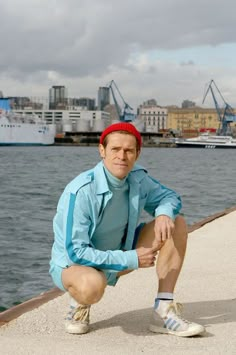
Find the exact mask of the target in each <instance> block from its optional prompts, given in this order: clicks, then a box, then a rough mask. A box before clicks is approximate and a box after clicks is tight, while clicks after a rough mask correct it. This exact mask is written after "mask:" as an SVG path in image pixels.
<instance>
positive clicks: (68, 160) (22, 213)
mask: <svg viewBox="0 0 236 355" xmlns="http://www.w3.org/2000/svg"><path fill="white" fill-rule="evenodd" d="M98 159H99V155H98V151H97V148H96V147H22V148H19V147H2V148H1V149H0V226H1V228H0V246H1V247H0V309H4V308H8V307H11V306H12V305H14V304H17V303H18V302H22V301H25V300H27V299H30V298H31V297H33V296H36V295H38V294H40V293H41V292H44V291H47V290H49V289H50V288H52V287H54V285H53V283H52V281H51V278H50V276H49V275H48V263H49V259H50V253H51V245H52V242H53V233H52V219H53V216H54V214H55V211H56V205H57V201H58V199H59V196H60V194H61V193H62V191H63V189H64V187H65V185H66V184H67V183H68V182H69V181H70V180H71V179H73V178H74V177H75V176H76V175H77V174H78V173H80V172H82V171H83V170H85V169H88V168H90V167H92V166H93V165H94V164H95V163H96V162H97V161H98ZM139 163H140V164H141V165H143V166H145V167H146V168H147V169H148V170H149V172H150V174H152V175H153V176H154V177H155V178H157V179H158V180H159V181H160V182H161V183H163V184H165V185H167V186H168V187H170V188H173V189H174V190H176V191H177V192H179V193H180V194H181V196H182V199H183V204H184V208H183V212H184V214H185V216H186V219H187V222H188V224H192V223H193V222H196V221H199V220H200V219H202V218H204V217H207V216H209V215H211V214H213V213H216V212H219V211H222V210H223V209H225V208H228V207H231V206H234V205H236V201H235V191H236V179H235V176H236V151H235V150H228V151H225V150H222V151H221V150H203V149H202V150H201V149H174V148H173V149H171V148H163V149H158V148H144V149H143V151H142V154H141V158H140V159H139ZM143 219H146V216H145V215H144V216H143Z"/></svg>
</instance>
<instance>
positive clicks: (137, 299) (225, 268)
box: [0, 208, 236, 355]
mask: <svg viewBox="0 0 236 355" xmlns="http://www.w3.org/2000/svg"><path fill="white" fill-rule="evenodd" d="M196 228H197V229H196ZM191 230H192V231H191V232H190V234H189V241H188V249H187V254H186V258H185V262H184V266H183V270H182V272H181V275H180V278H179V280H178V284H177V288H176V292H175V300H176V301H177V302H181V303H182V304H183V306H184V311H183V315H184V318H186V319H188V320H192V321H195V322H198V323H201V324H203V325H204V326H205V327H206V333H205V334H204V335H201V336H196V337H191V338H180V337H176V336H172V335H163V334H154V333H151V332H150V331H149V330H148V325H149V318H150V314H151V310H152V306H153V302H154V297H155V295H156V289H157V280H156V276H155V269H154V268H149V269H140V270H137V271H134V272H133V273H131V274H129V275H127V276H124V277H122V278H121V279H120V281H119V282H118V284H117V286H116V287H115V288H114V287H108V288H107V290H106V292H105V295H104V297H103V299H102V300H101V301H100V302H99V303H98V304H97V305H95V306H93V307H92V308H91V331H90V332H89V333H88V334H84V335H70V334H66V333H65V331H64V322H63V318H64V316H65V314H66V312H67V310H68V304H67V303H68V295H67V294H64V293H62V292H60V291H59V290H57V289H54V290H50V291H49V292H47V293H46V294H44V295H40V296H39V297H37V298H35V299H32V300H30V301H28V302H25V303H24V304H22V305H20V306H16V307H13V308H12V309H10V310H8V311H5V312H2V313H1V314H0V354H1V355H12V354H14V355H28V354H29V355H48V354H56V355H64V354H85V355H87V354H88V355H90V354H92V355H93V354H109V355H110V354H114V355H116V354H117V355H118V354H119V355H120V354H135V355H136V354H188V355H191V354H214V355H215V354H236V257H235V256H236V209H235V208H234V209H231V210H229V211H227V213H226V212H225V213H221V214H219V215H218V216H215V217H214V218H211V219H209V220H208V221H206V220H205V221H204V223H199V224H198V225H195V228H192V229H191ZM20 314H21V315H20Z"/></svg>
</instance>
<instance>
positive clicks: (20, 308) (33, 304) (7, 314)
mask: <svg viewBox="0 0 236 355" xmlns="http://www.w3.org/2000/svg"><path fill="white" fill-rule="evenodd" d="M234 211H236V206H235V207H231V208H227V209H225V210H223V211H221V212H218V213H215V214H213V215H211V216H209V217H207V218H204V219H202V220H201V221H199V222H196V223H194V224H192V225H190V226H188V233H191V232H193V231H195V230H196V229H199V228H201V227H202V226H204V225H205V224H207V223H210V222H212V221H214V220H215V219H217V218H220V217H223V216H225V215H227V214H229V213H231V212H234ZM63 294H64V292H63V291H61V290H59V289H58V288H53V289H51V290H49V291H47V292H44V293H41V294H40V295H38V296H36V297H34V298H32V299H30V300H28V301H26V302H23V303H21V304H19V305H17V306H14V307H11V308H9V309H7V310H6V311H4V312H1V313H0V327H1V326H2V325H5V324H7V323H9V322H10V321H12V320H14V319H16V318H17V317H19V316H21V315H22V314H24V313H26V312H29V311H32V310H33V309H35V308H38V307H39V306H41V305H42V304H44V303H47V302H49V301H50V300H52V299H54V298H56V297H58V296H61V295H63Z"/></svg>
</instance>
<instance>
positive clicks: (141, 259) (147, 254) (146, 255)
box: [136, 247, 157, 268]
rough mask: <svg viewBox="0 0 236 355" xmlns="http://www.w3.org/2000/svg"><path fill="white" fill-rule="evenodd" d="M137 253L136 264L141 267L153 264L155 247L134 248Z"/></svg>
mask: <svg viewBox="0 0 236 355" xmlns="http://www.w3.org/2000/svg"><path fill="white" fill-rule="evenodd" d="M136 252H137V255H138V266H139V267H141V268H145V267H151V266H154V265H155V261H156V255H157V248H156V247H155V248H144V247H140V248H137V249H136Z"/></svg>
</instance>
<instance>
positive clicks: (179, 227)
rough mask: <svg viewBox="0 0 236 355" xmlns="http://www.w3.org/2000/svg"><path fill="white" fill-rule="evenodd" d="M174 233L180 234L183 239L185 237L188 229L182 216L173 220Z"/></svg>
mask: <svg viewBox="0 0 236 355" xmlns="http://www.w3.org/2000/svg"><path fill="white" fill-rule="evenodd" d="M175 233H176V234H181V235H183V237H187V234H188V228H187V223H186V221H185V218H184V217H183V216H177V217H176V219H175Z"/></svg>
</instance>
